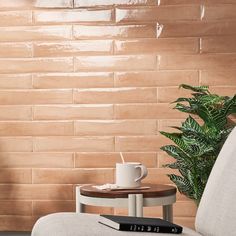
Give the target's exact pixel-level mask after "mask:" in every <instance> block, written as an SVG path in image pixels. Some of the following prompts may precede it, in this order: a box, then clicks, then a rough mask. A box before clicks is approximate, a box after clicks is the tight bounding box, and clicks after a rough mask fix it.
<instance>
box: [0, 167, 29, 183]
mask: <svg viewBox="0 0 236 236" xmlns="http://www.w3.org/2000/svg"><path fill="white" fill-rule="evenodd" d="M31 182H32V176H31V170H30V169H11V168H7V169H3V170H1V173H0V183H1V184H30V183H31Z"/></svg>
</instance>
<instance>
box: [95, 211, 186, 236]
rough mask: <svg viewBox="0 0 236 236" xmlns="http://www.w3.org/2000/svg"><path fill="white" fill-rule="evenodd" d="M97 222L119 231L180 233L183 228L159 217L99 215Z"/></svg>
mask: <svg viewBox="0 0 236 236" xmlns="http://www.w3.org/2000/svg"><path fill="white" fill-rule="evenodd" d="M98 222H99V223H101V224H104V225H107V226H109V227H111V228H114V229H116V230H121V231H137V232H138V231H139V232H154V233H172V234H181V233H182V230H183V228H182V227H181V226H179V225H176V224H173V223H171V222H169V221H166V220H162V219H160V218H146V217H133V216H117V215H100V218H99V221H98Z"/></svg>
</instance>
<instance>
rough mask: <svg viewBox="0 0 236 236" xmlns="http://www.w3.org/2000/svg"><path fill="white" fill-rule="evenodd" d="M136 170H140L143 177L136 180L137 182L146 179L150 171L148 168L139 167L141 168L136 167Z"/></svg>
mask: <svg viewBox="0 0 236 236" xmlns="http://www.w3.org/2000/svg"><path fill="white" fill-rule="evenodd" d="M136 168H140V169H141V175H140V176H139V177H138V178H137V179H135V182H137V181H139V180H142V179H144V178H145V177H146V176H147V174H148V170H147V168H146V166H144V165H139V166H135V169H136Z"/></svg>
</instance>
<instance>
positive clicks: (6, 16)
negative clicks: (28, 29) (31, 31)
mask: <svg viewBox="0 0 236 236" xmlns="http://www.w3.org/2000/svg"><path fill="white" fill-rule="evenodd" d="M31 24H32V12H31V11H1V12H0V26H17V25H19V26H20V25H31Z"/></svg>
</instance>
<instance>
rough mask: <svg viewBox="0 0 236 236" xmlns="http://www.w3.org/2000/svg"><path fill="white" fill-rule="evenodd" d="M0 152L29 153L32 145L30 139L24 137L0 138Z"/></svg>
mask: <svg viewBox="0 0 236 236" xmlns="http://www.w3.org/2000/svg"><path fill="white" fill-rule="evenodd" d="M0 150H1V152H9V151H10V152H31V151H32V150H33V144H32V139H31V138H28V137H27V138H26V137H1V138H0Z"/></svg>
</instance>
